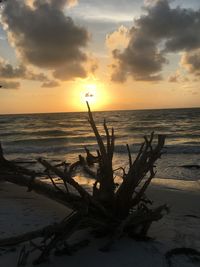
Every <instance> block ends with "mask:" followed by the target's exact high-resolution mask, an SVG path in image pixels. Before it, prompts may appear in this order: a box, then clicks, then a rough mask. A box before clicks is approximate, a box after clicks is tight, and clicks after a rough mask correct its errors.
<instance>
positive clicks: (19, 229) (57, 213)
mask: <svg viewBox="0 0 200 267" xmlns="http://www.w3.org/2000/svg"><path fill="white" fill-rule="evenodd" d="M163 180H164V179H158V178H157V179H156V178H155V179H154V180H153V183H152V185H151V186H150V188H149V189H148V191H147V196H148V197H149V198H150V199H152V200H153V201H154V205H155V206H158V205H160V204H165V203H166V204H168V206H169V207H170V213H169V214H168V215H166V216H164V217H163V219H161V220H160V221H158V222H155V223H153V224H152V227H151V228H150V232H149V235H150V236H151V237H153V238H155V241H152V243H151V242H136V241H132V240H130V239H126V238H125V239H123V240H120V241H119V242H117V244H116V245H115V246H114V248H113V251H111V252H110V253H107V254H106V256H105V253H104V254H103V253H100V252H99V250H98V249H99V247H100V246H101V242H103V241H99V240H93V242H92V244H91V245H90V246H89V247H87V248H84V249H83V250H82V251H80V252H77V254H75V255H73V256H71V257H67V256H63V257H62V258H55V257H54V256H52V257H51V262H50V263H49V264H48V265H41V266H61V267H62V266H65V264H69V265H70V266H75V267H76V266H77V267H78V266H82V262H83V263H84V266H91V260H92V259H90V260H88V259H87V257H89V254H91V256H90V257H93V256H92V255H93V254H94V255H96V256H95V257H97V259H95V261H94V262H95V266H102V265H104V266H111V265H108V263H110V264H111V263H113V264H114V265H115V266H116V267H118V266H122V265H121V263H122V260H123V261H124V265H123V266H127V267H129V266H130V267H131V266H133V263H136V266H137V267H138V266H142V267H145V266H159V267H160V266H166V265H165V262H164V253H165V252H166V251H167V250H169V249H171V248H174V247H191V248H194V249H197V250H200V226H199V225H200V224H199V222H200V205H198V203H199V197H200V194H199V182H198V181H195V182H194V181H187V182H186V181H183V182H184V185H183V183H182V182H181V181H180V180H179V181H176V182H175V181H173V180H170V179H168V180H166V181H163ZM0 199H1V206H0V214H1V220H0V229H1V230H0V232H1V238H6V237H10V236H15V235H19V234H22V233H25V232H29V231H32V230H37V229H39V228H41V227H44V226H46V225H49V224H53V223H55V222H59V221H60V220H62V219H63V218H64V217H65V216H66V215H67V214H68V213H69V212H70V210H69V209H67V208H66V207H64V206H62V205H61V204H59V203H56V202H54V201H52V200H50V199H47V198H45V197H43V196H41V195H38V194H36V193H34V192H27V191H26V188H23V187H20V186H17V185H14V184H10V183H8V182H1V183H0ZM72 239H73V238H72ZM75 239H76V238H75ZM20 247H21V245H19V246H17V247H16V251H15V252H10V253H6V254H5V253H3V252H2V253H1V256H0V263H1V265H0V266H7V267H14V266H15V265H16V260H17V257H18V254H19V250H20ZM155 250H156V251H157V252H156V251H155ZM128 251H129V254H128ZM134 251H138V252H137V253H136V252H135V253H136V254H135V257H133V253H134ZM140 254H144V255H146V256H145V257H146V258H145V259H143V262H142V258H141V255H140ZM128 255H129V256H128ZM155 256H156V257H157V258H155V259H154V257H155ZM77 257H78V259H79V261H78V260H77ZM132 257H133V258H132ZM116 258H118V261H116ZM150 258H152V259H151V263H150V264H151V265H149V259H150ZM78 262H79V263H78ZM120 262H121V263H120ZM2 264H3V265H2ZM29 264H30V265H29ZM184 264H185V263H184V262H182V265H180V266H188V265H184ZM114 265H113V266H114ZM27 266H31V260H30V262H29V263H28V265H27ZM93 266H94V265H93ZM190 266H193V265H190ZM194 266H195V265H194Z"/></svg>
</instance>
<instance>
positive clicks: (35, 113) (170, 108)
mask: <svg viewBox="0 0 200 267" xmlns="http://www.w3.org/2000/svg"><path fill="white" fill-rule="evenodd" d="M199 108H200V107H176V108H173V107H169V108H144V109H111V110H93V111H92V112H93V113H94V112H112V111H143V110H144V111H145V110H168V109H169V110H173V109H199ZM87 112H88V111H87V110H86V111H53V112H28V113H26V112H25V113H1V114H0V116H6V115H11V116H12V115H40V114H64V113H87Z"/></svg>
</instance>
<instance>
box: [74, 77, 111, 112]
mask: <svg viewBox="0 0 200 267" xmlns="http://www.w3.org/2000/svg"><path fill="white" fill-rule="evenodd" d="M72 99H73V105H74V106H75V108H76V109H80V110H85V109H86V101H87V102H88V103H89V104H90V105H91V107H92V108H93V110H100V109H103V108H104V107H105V105H106V104H107V103H108V102H109V95H108V91H107V90H106V87H105V84H103V83H101V82H100V81H91V82H90V81H87V80H86V81H80V82H79V83H78V84H77V85H76V87H75V88H74V90H73V96H72Z"/></svg>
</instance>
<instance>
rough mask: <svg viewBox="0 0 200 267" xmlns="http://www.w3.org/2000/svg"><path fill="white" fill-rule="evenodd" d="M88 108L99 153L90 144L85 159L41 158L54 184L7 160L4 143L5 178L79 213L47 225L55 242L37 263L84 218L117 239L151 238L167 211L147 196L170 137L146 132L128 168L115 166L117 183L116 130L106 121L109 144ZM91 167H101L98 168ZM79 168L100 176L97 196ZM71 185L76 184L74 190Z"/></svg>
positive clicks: (1, 166)
mask: <svg viewBox="0 0 200 267" xmlns="http://www.w3.org/2000/svg"><path fill="white" fill-rule="evenodd" d="M87 106H88V116H89V123H90V125H91V128H92V130H93V132H94V135H95V137H96V141H97V145H98V149H97V155H93V154H92V153H91V152H90V151H89V150H88V149H87V148H85V151H86V157H85V158H84V157H83V156H80V155H79V159H78V160H77V161H76V162H74V163H72V164H67V163H65V162H62V163H61V164H57V165H56V166H53V165H52V164H51V163H49V162H48V161H46V160H44V159H42V158H39V159H38V162H39V163H40V164H42V165H43V166H44V168H45V171H44V173H43V175H44V176H45V175H47V176H48V177H49V178H50V180H51V182H52V185H51V186H50V185H48V184H47V183H45V182H42V181H41V180H39V179H36V178H37V177H39V176H40V175H41V174H39V173H37V172H34V171H31V170H28V169H26V168H24V167H20V166H18V165H17V164H16V163H14V162H10V161H8V160H6V159H5V158H4V155H3V151H2V147H1V145H0V178H2V179H5V180H6V181H9V182H11V183H15V184H17V185H22V186H26V187H28V189H29V190H34V191H35V192H37V193H40V194H43V195H45V196H47V197H49V198H52V199H54V200H56V201H59V202H61V203H62V204H64V205H66V206H67V207H70V208H71V209H73V210H74V211H75V213H74V215H73V216H72V217H71V218H68V220H67V221H66V222H65V223H64V226H63V222H61V223H60V224H58V225H57V226H53V227H50V228H49V227H48V228H47V229H48V231H49V235H50V236H51V240H50V242H49V243H48V245H47V246H45V248H43V249H42V253H41V256H40V258H39V259H38V261H37V263H39V262H41V261H44V260H45V259H46V258H47V257H48V255H49V253H50V252H51V251H52V250H53V249H55V248H56V247H57V244H58V243H60V242H61V243H62V242H64V239H66V238H67V237H68V236H69V234H70V233H71V232H73V231H75V230H76V229H77V227H78V226H79V222H80V220H81V221H82V222H83V220H82V219H83V217H84V220H85V221H84V225H85V227H88V226H90V227H92V228H93V229H95V231H96V233H97V232H99V234H100V235H103V234H104V235H105V234H107V235H109V236H111V237H112V238H111V239H112V242H113V241H114V240H115V239H118V238H119V237H120V236H121V235H123V234H128V235H129V236H135V235H137V236H138V235H139V236H140V237H144V236H146V235H147V231H148V229H149V227H150V226H151V223H152V222H153V221H156V220H159V219H161V218H162V216H163V211H167V207H166V206H165V205H161V206H159V207H157V208H150V207H149V204H151V201H150V200H148V199H147V198H146V196H145V191H146V189H147V188H148V186H149V185H150V183H151V181H152V179H153V178H154V176H155V174H156V171H155V163H156V161H157V160H158V159H159V158H160V157H161V154H162V149H163V147H164V142H165V136H164V135H158V138H157V142H154V133H151V135H150V137H149V138H148V137H146V136H145V137H144V142H143V144H142V145H141V147H140V149H139V152H138V154H137V156H136V157H135V159H133V157H132V155H131V152H130V148H129V146H128V145H127V154H128V163H129V168H128V170H127V171H125V168H123V167H122V166H121V167H119V168H118V169H116V170H122V183H121V184H120V185H119V186H118V187H116V185H115V181H114V179H115V176H114V174H115V171H116V170H115V169H114V168H113V154H114V148H115V135H114V129H113V128H112V129H111V131H109V129H108V127H107V124H106V121H105V120H104V122H103V128H104V132H105V137H106V138H105V143H104V141H103V138H102V136H101V134H100V133H99V130H98V128H97V126H96V124H95V121H94V118H93V114H92V112H91V110H90V107H89V104H88V103H87ZM91 167H96V171H95V170H94V168H93V169H92V168H91ZM77 168H82V170H83V171H84V172H86V173H87V174H89V175H90V176H92V177H93V178H94V179H95V180H96V181H95V183H94V185H93V192H92V194H90V193H89V192H88V191H87V190H86V189H85V188H84V187H82V186H81V185H80V184H79V183H78V182H77V181H76V180H75V179H74V177H75V174H76V170H77ZM52 174H53V176H56V177H59V178H60V179H61V180H62V182H63V187H62V188H61V187H59V186H58V185H57V184H56V182H55V181H54V178H53V177H52ZM71 188H73V191H72V190H71ZM83 212H84V215H83ZM72 222H73V223H72ZM72 224H73V225H72ZM63 227H64V228H63ZM47 229H46V228H44V229H40V230H38V231H34V232H31V233H29V234H26V235H23V236H19V237H17V238H15V239H10V240H0V245H1V244H4V245H6V244H7V245H8V244H13V242H16V243H19V242H24V241H26V240H28V239H32V238H36V237H38V236H43V237H44V238H46V237H45V233H46V230H47ZM1 242H2V243H1ZM9 242H10V243H9ZM112 242H110V241H109V243H108V244H109V245H111V244H112ZM108 247H109V246H108V245H107V248H108Z"/></svg>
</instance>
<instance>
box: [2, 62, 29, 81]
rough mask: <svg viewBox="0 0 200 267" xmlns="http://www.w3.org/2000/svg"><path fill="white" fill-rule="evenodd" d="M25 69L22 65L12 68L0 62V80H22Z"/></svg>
mask: <svg viewBox="0 0 200 267" xmlns="http://www.w3.org/2000/svg"><path fill="white" fill-rule="evenodd" d="M26 72H27V70H26V68H25V67H24V66H23V65H19V66H17V67H13V66H12V65H11V64H9V63H6V62H4V61H3V60H2V61H0V78H4V79H16V78H24V77H25V76H26Z"/></svg>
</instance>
